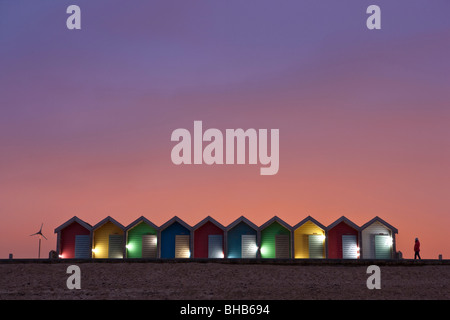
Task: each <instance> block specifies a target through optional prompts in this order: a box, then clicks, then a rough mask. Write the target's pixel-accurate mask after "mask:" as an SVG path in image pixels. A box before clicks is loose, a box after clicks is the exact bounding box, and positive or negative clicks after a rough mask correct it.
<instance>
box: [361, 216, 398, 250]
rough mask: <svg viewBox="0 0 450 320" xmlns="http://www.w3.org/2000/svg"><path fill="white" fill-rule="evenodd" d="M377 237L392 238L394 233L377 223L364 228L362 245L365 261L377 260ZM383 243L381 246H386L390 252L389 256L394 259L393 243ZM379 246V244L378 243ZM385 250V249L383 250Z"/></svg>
mask: <svg viewBox="0 0 450 320" xmlns="http://www.w3.org/2000/svg"><path fill="white" fill-rule="evenodd" d="M376 235H386V236H389V237H392V232H391V230H390V229H388V228H387V227H386V226H385V225H383V224H382V223H380V222H378V221H375V222H374V223H372V224H371V225H370V226H368V227H367V228H364V230H362V232H361V243H362V257H363V258H364V259H376V258H377V255H376V246H375V244H376V241H375V240H376V239H375V238H376V237H375V236H376ZM384 242H385V241H383V242H382V243H381V246H383V247H384V246H386V247H387V250H389V251H390V252H389V253H388V255H389V256H390V257H392V243H391V242H389V243H386V244H385V243H384ZM377 244H378V243H377ZM383 249H384V248H383Z"/></svg>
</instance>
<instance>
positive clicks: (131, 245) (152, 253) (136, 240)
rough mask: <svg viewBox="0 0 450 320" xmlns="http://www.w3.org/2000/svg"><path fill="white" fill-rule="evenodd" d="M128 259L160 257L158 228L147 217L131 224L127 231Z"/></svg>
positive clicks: (126, 246)
mask: <svg viewBox="0 0 450 320" xmlns="http://www.w3.org/2000/svg"><path fill="white" fill-rule="evenodd" d="M125 231H126V245H125V248H126V257H127V258H157V257H158V251H159V250H158V245H159V241H158V227H157V226H156V225H155V224H154V223H152V222H151V221H149V220H148V219H147V218H145V217H140V218H138V219H136V220H135V221H133V222H132V223H130V224H129V225H128V226H127V227H126V229H125Z"/></svg>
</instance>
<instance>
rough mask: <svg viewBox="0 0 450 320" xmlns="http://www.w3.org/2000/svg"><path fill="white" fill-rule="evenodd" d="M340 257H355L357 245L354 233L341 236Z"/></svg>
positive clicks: (356, 255)
mask: <svg viewBox="0 0 450 320" xmlns="http://www.w3.org/2000/svg"><path fill="white" fill-rule="evenodd" d="M342 258H343V259H357V258H358V246H357V243H356V236H355V235H343V236H342Z"/></svg>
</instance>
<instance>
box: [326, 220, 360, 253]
mask: <svg viewBox="0 0 450 320" xmlns="http://www.w3.org/2000/svg"><path fill="white" fill-rule="evenodd" d="M326 231H327V240H328V241H327V247H328V258H329V259H357V258H359V243H360V239H359V227H358V226H357V225H356V224H354V223H353V222H352V221H350V220H349V219H347V218H346V217H344V216H342V217H340V218H339V219H337V220H336V221H334V222H333V223H332V224H330V225H329V226H328V227H327V230H326Z"/></svg>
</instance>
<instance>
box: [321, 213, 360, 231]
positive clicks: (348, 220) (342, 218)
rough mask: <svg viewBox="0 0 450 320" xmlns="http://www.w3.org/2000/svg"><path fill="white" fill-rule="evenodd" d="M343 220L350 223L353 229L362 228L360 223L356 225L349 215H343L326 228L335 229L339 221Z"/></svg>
mask: <svg viewBox="0 0 450 320" xmlns="http://www.w3.org/2000/svg"><path fill="white" fill-rule="evenodd" d="M341 222H344V223H346V224H347V225H349V226H350V227H352V228H353V229H355V230H358V231H359V230H360V227H359V226H358V225H356V224H355V223H354V222H352V221H351V220H350V219H348V218H347V217H345V216H342V217H340V218H339V219H337V220H336V221H334V222H333V223H332V224H330V225H329V226H328V227H327V228H326V230H327V231H328V230H330V229H333V228H334V227H335V226H337V225H338V224H339V223H341Z"/></svg>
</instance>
